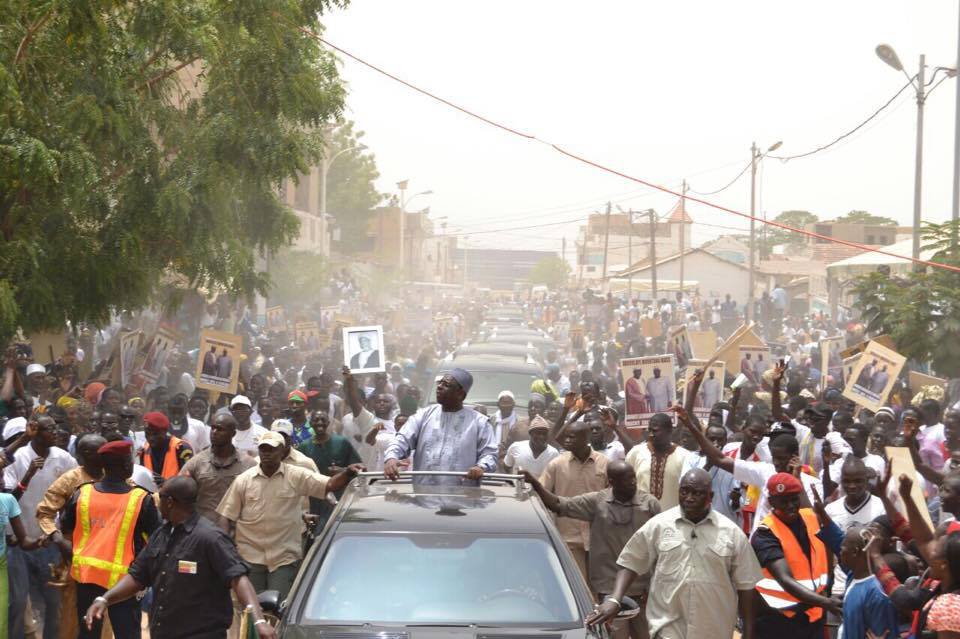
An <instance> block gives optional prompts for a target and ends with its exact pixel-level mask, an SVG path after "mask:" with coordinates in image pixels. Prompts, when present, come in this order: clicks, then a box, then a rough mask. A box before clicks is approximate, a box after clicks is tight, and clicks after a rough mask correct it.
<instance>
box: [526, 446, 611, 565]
mask: <svg viewBox="0 0 960 639" xmlns="http://www.w3.org/2000/svg"><path fill="white" fill-rule="evenodd" d="M540 483H541V484H543V487H544V488H546V489H547V490H548V491H550V492H551V493H553V494H554V495H557V496H558V497H576V496H577V495H583V494H585V493H592V492H596V491H598V490H603V489H604V488H606V487H607V458H606V456H604V454H603V453H600V452H597V451H595V450H591V451H590V456H589V457H588V458H587V460H586V461H584V462H581V461H580V460H579V459H577V458H576V457H574V456H573V453H571V452H570V451H566V452H564V453H563V454H561V455H560V456H559V457H557V458H556V459H554V460H553V461H551V462H550V463H549V464H547V469H546V470H545V471H543V476H542V477H541V478H540ZM557 529H558V530H559V531H560V534H561V535H562V536H563V540H564V541H565V542H567V544H573V545H575V546H583V549H584V550H587V551H589V550H590V524H588V523H587V522H585V521H578V520H576V519H570V518H569V517H558V518H557Z"/></svg>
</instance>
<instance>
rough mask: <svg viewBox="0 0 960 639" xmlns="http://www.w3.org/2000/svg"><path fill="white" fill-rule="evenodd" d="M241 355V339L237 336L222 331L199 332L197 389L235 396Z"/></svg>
mask: <svg viewBox="0 0 960 639" xmlns="http://www.w3.org/2000/svg"><path fill="white" fill-rule="evenodd" d="M241 353H243V338H242V337H240V336H239V335H234V334H233V333H225V332H223V331H213V330H203V331H201V332H200V353H199V355H198V356H197V388H206V389H207V390H209V391H215V392H221V393H228V394H230V395H234V394H236V392H237V380H238V378H239V376H240V354H241Z"/></svg>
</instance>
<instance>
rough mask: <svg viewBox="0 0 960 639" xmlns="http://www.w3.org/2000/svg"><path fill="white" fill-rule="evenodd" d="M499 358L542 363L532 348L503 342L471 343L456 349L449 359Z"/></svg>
mask: <svg viewBox="0 0 960 639" xmlns="http://www.w3.org/2000/svg"><path fill="white" fill-rule="evenodd" d="M489 356H493V357H500V358H503V359H507V358H514V359H516V360H517V361H520V362H530V363H532V364H536V363H541V364H542V363H543V361H542V359H543V356H542V355H540V351H539V350H537V349H536V348H534V347H533V346H524V345H523V344H507V343H504V342H473V343H470V344H466V345H464V346H461V347H459V348H457V350H455V351H454V352H453V353H451V354H450V357H449V359H451V360H457V359H463V358H464V357H467V358H474V357H489Z"/></svg>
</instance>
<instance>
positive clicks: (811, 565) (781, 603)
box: [757, 508, 829, 623]
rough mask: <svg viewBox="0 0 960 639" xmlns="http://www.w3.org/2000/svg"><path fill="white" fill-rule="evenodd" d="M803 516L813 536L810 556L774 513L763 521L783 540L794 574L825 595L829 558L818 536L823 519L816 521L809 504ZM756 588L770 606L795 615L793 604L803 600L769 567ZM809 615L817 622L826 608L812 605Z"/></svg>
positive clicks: (783, 612)
mask: <svg viewBox="0 0 960 639" xmlns="http://www.w3.org/2000/svg"><path fill="white" fill-rule="evenodd" d="M800 517H801V518H802V519H803V525H804V527H805V528H806V530H807V537H808V538H809V540H810V558H809V559H807V556H806V555H805V554H804V553H803V550H801V548H800V544H799V543H798V542H797V539H796V537H794V535H793V531H791V530H790V527H789V526H787V525H786V524H785V523H783V522H782V521H780V520H779V519H777V517H776V516H774V515H773V513H770V514H769V515H767V516H766V517H765V518H764V519H763V521H762V522H760V523H761V525H763V526H766V527H767V528H768V529H770V531H771V532H772V533H773V534H774V535H775V536H776V538H777V539H778V540H779V541H780V545H781V546H782V547H783V554H784V557H786V560H787V565H788V566H789V567H790V574H792V575H793V578H794V579H796V580H797V581H799V582H800V583H801V584H803V585H804V586H805V587H806V588H809V589H810V590H813V591H815V592H817V593H818V594H821V595H822V594H824V593H825V592H826V590H827V577H828V575H829V562H828V561H827V547H826V546H825V545H824V543H823V542H822V541H820V539H819V538H818V537H817V533H818V532H819V531H820V522H819V521H817V515H816V514H815V513H814V512H813V510H811V509H810V508H801V509H800ZM757 591H758V592H759V593H760V596H762V597H763V600H764V601H765V602H766V603H767V605H768V606H770V607H771V608H773V609H774V610H776V611H778V612H780V613H781V614H783V615H784V616H786V617H793V616H794V615H796V614H797V611H796V610H794V608H795V607H796V606H797V604H799V603H800V600H799V599H797V598H796V597H794V596H793V595H791V594H789V593H788V592H787V591H786V590H784V589H783V586H781V585H780V582H779V581H777V580H776V579H774V577H773V575H772V574H770V571H769V570H767V569H766V568H764V569H763V579H761V580H760V583H758V584H757ZM806 615H807V617H809V618H810V622H811V623H812V622H815V621H817V620H818V619H820V618H821V617H822V616H823V608H818V607H810V608H808V609H807V610H806Z"/></svg>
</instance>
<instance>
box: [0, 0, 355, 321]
mask: <svg viewBox="0 0 960 639" xmlns="http://www.w3.org/2000/svg"><path fill="white" fill-rule="evenodd" d="M337 6H342V3H341V2H335V1H332V0H272V1H270V2H267V1H265V0H137V1H133V0H83V1H81V0H57V1H49V2H42V1H38V0H2V2H0V241H2V242H3V246H2V250H0V339H5V338H7V337H8V336H10V335H11V334H12V332H13V331H14V329H15V328H16V327H18V326H20V327H23V329H24V330H25V331H26V332H28V333H29V332H32V331H34V330H38V329H43V328H49V327H56V326H62V325H63V323H64V321H66V320H68V319H69V320H73V321H75V322H79V321H87V322H94V323H99V322H103V321H105V320H106V319H107V318H108V317H109V314H110V312H111V311H112V310H114V309H129V308H138V307H141V306H143V305H144V304H146V303H148V302H149V301H151V297H152V296H153V294H154V293H155V292H156V291H157V290H158V287H159V285H160V283H161V280H162V278H164V277H165V276H167V275H180V276H183V277H184V278H186V279H187V280H188V281H189V282H191V283H192V284H193V285H194V286H204V287H206V288H209V289H223V290H227V291H229V292H230V293H232V294H234V295H236V296H250V295H252V294H253V293H254V292H256V291H260V292H263V291H265V290H266V288H267V285H268V281H267V278H266V276H265V274H264V273H261V272H259V270H258V268H257V264H258V260H257V258H258V256H260V255H262V254H265V253H266V252H267V251H268V250H277V249H279V248H280V247H282V246H284V245H286V244H289V242H290V241H291V240H292V238H294V237H295V235H296V233H297V226H298V223H297V219H296V217H295V216H294V215H293V214H292V213H291V212H290V211H289V210H288V209H287V208H286V207H285V206H284V205H283V204H282V203H281V202H280V201H279V199H278V197H277V195H276V193H277V189H278V187H279V185H280V184H281V183H282V182H283V181H284V180H285V179H286V178H288V177H291V176H294V175H296V174H298V173H299V172H302V171H304V170H305V169H306V168H307V167H309V166H311V165H314V164H316V163H318V162H319V161H320V158H321V155H322V152H323V146H322V144H321V143H320V139H319V136H318V134H317V130H318V129H319V128H320V127H321V125H323V124H324V123H326V122H334V121H337V120H338V119H339V118H340V115H341V112H342V109H343V100H344V95H345V92H344V88H343V86H342V83H341V80H340V78H339V76H338V74H337V70H336V63H335V59H334V57H333V56H332V55H331V54H330V53H329V52H327V51H324V50H323V49H321V47H320V46H319V44H318V43H317V41H316V40H315V39H313V38H310V37H308V36H307V35H305V34H303V33H301V32H299V31H298V30H297V28H298V27H301V26H302V27H306V28H309V29H311V30H315V31H319V30H320V29H321V26H320V24H319V22H318V15H320V13H322V12H323V11H327V10H329V9H330V8H332V7H337Z"/></svg>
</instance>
